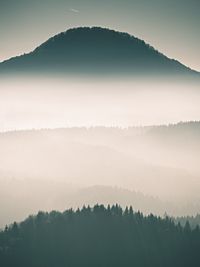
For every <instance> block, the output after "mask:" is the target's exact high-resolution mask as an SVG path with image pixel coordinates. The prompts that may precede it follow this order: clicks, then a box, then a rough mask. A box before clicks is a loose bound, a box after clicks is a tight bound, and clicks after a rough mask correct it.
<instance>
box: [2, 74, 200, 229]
mask: <svg viewBox="0 0 200 267" xmlns="http://www.w3.org/2000/svg"><path fill="white" fill-rule="evenodd" d="M199 102H200V91H199V83H198V82H197V81H195V82H192V81H191V80H188V79H185V80H182V81H181V82H180V81H177V80H175V78H174V79H173V80H170V79H168V80H166V79H165V81H164V80H162V79H159V80H153V79H152V78H151V79H142V78H141V79H139V80H138V79H132V80H131V79H122V80H120V79H117V78H116V79H113V78H112V79H107V80H102V79H99V78H98V79H97V78H93V79H91V80H88V79H86V78H83V77H79V78H77V77H76V79H75V78H73V77H63V76H62V77H61V76H60V77H59V76H57V77H54V78H52V77H45V78H44V77H34V76H32V77H26V78H24V77H21V78H20V77H17V78H16V77H15V78H9V79H8V77H7V78H5V79H4V78H2V79H1V81H0V131H1V133H0V218H1V219H0V227H1V226H3V225H5V224H6V223H11V222H13V221H14V220H21V219H23V218H24V217H26V216H27V215H28V214H30V213H35V212H37V211H38V210H41V209H42V210H52V209H59V210H64V209H67V208H70V207H77V206H82V205H83V204H85V205H87V204H91V205H93V204H95V203H103V204H108V203H109V204H112V203H113V204H114V203H119V204H121V205H122V206H126V205H132V206H133V207H134V208H135V209H140V210H142V211H143V212H145V213H150V212H154V213H156V214H159V215H163V214H164V213H165V212H167V213H169V214H170V215H174V216H176V215H192V214H196V213H197V212H198V211H199V208H200V198H199V192H200V180H199V176H200V168H199V158H200V139H199V136H200V123H199V122H186V121H195V120H196V121H198V120H199V118H200V107H199ZM180 121H185V123H178V122H180ZM169 123H170V124H169ZM172 123H178V124H174V125H173V124H172ZM168 124H169V125H168ZM149 125H151V126H149ZM156 125H157V126H156ZM159 125H166V126H159ZM133 126H134V127H133Z"/></svg>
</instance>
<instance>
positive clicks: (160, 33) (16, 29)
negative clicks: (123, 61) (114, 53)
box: [0, 0, 200, 71]
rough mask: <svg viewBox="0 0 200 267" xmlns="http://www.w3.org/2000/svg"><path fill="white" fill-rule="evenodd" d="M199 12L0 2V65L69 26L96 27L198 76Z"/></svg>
mask: <svg viewBox="0 0 200 267" xmlns="http://www.w3.org/2000/svg"><path fill="white" fill-rule="evenodd" d="M199 12H200V1H199V0H167V1H166V0H101V1H100V0H34V1H32V0H0V61H3V60H5V59H7V58H10V57H12V56H16V55H20V54H23V53H27V52H30V51H31V50H33V49H34V48H35V47H36V46H38V45H40V44H41V43H42V42H44V41H46V40H47V39H48V38H49V37H51V36H53V35H55V34H57V33H59V32H62V31H65V30H67V29H69V28H71V27H78V26H102V27H108V28H111V29H115V30H119V31H124V32H128V33H130V34H132V35H134V36H136V37H139V38H141V39H143V40H145V41H146V42H147V43H149V44H151V45H152V46H154V47H155V48H156V49H158V50H159V51H161V52H162V53H164V54H165V55H167V56H168V57H170V58H175V59H177V60H179V61H181V62H182V63H183V64H185V65H187V66H189V67H191V68H193V69H196V70H198V71H200V53H199V44H200V30H199V26H200V16H199Z"/></svg>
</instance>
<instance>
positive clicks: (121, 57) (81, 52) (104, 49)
mask: <svg viewBox="0 0 200 267" xmlns="http://www.w3.org/2000/svg"><path fill="white" fill-rule="evenodd" d="M0 71H1V72H10V71H27V72H29V71H30V72H41V71H42V72H47V73H48V72H57V71H58V72H59V73H60V72H64V73H69V74H70V73H72V74H73V73H89V74H92V73H96V74H101V73H103V74H112V73H113V74H115V73H122V74H123V73H124V74H192V73H193V74H195V73H197V72H196V71H193V70H191V69H190V68H188V67H186V66H184V65H183V64H181V63H180V62H178V61H176V60H174V59H169V58H168V57H166V56H165V55H163V54H161V53H160V52H158V51H157V50H155V49H154V48H153V47H151V46H150V45H148V44H146V43H145V42H144V41H142V40H140V39H138V38H135V37H134V36H131V35H129V34H127V33H122V32H117V31H114V30H110V29H105V28H100V27H92V28H89V27H81V28H74V29H69V30H67V31H66V32H62V33H60V34H58V35H56V36H54V37H52V38H50V39H49V40H47V41H46V42H45V43H43V44H42V45H40V46H39V47H37V48H36V49H35V50H34V51H32V52H31V53H29V54H24V55H21V56H18V57H14V58H11V59H9V60H6V61H4V62H2V63H1V64H0Z"/></svg>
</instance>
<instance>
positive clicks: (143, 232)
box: [0, 205, 200, 267]
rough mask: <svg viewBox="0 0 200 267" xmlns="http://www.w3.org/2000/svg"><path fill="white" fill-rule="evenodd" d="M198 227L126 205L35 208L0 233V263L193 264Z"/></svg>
mask: <svg viewBox="0 0 200 267" xmlns="http://www.w3.org/2000/svg"><path fill="white" fill-rule="evenodd" d="M199 251H200V231H199V227H196V228H195V229H194V230H191V228H190V225H189V223H186V225H185V226H184V227H182V226H181V225H180V224H178V225H175V223H174V222H173V221H172V220H171V219H170V218H168V217H166V218H165V219H161V218H160V217H155V216H153V215H149V216H147V217H145V216H143V214H142V213H140V212H136V213H134V212H133V210H132V208H131V207H130V208H126V209H125V210H122V209H121V207H119V206H118V205H114V206H112V207H110V206H108V207H107V208H105V207H104V206H102V205H96V206H94V207H93V208H90V207H87V208H86V207H83V208H82V210H79V209H78V210H76V211H73V210H67V211H65V212H63V213H60V212H56V211H52V212H51V213H44V212H39V213H38V214H37V215H36V216H30V217H29V218H28V219H26V220H25V221H23V222H22V223H20V224H17V223H14V224H13V225H11V226H10V227H6V228H5V230H4V231H2V232H1V233H0V266H2V267H17V266H20V267H27V266H28V267H40V266H42V267H63V266H70V267H79V266H80V267H100V266H101V267H104V266H105V267H106V266H109V267H112V266H113V267H131V266H136V267H147V266H148V267H155V266H156V267H179V266H180V267H184V266H185V267H186V266H187V267H188V266H190V267H197V266H199V263H200V253H199Z"/></svg>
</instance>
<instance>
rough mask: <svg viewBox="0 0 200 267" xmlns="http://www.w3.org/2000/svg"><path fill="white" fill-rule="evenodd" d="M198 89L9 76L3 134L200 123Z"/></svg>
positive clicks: (0, 99) (2, 96)
mask: <svg viewBox="0 0 200 267" xmlns="http://www.w3.org/2000/svg"><path fill="white" fill-rule="evenodd" d="M199 84H200V83H197V82H193V81H191V80H183V81H181V82H180V81H179V82H178V81H177V80H176V79H175V78H174V79H165V80H162V79H158V80H155V79H143V78H141V79H134V78H133V79H130V78H129V79H125V78H124V79H118V78H115V79H114V78H112V79H110V80H109V79H107V80H103V79H100V78H93V79H86V78H77V77H74V78H73V77H63V76H61V77H58V76H57V77H54V78H52V77H47V76H46V77H42V76H40V77H36V76H32V77H26V78H25V77H22V76H18V77H12V78H11V77H4V78H1V79H0V131H8V130H18V129H33V128H34V129H37V128H57V127H73V126H86V127H90V126H97V125H102V126H119V127H127V126H132V125H135V126H136V125H159V124H169V123H176V122H179V121H191V120H199V119H200V106H199V103H200V88H199Z"/></svg>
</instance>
